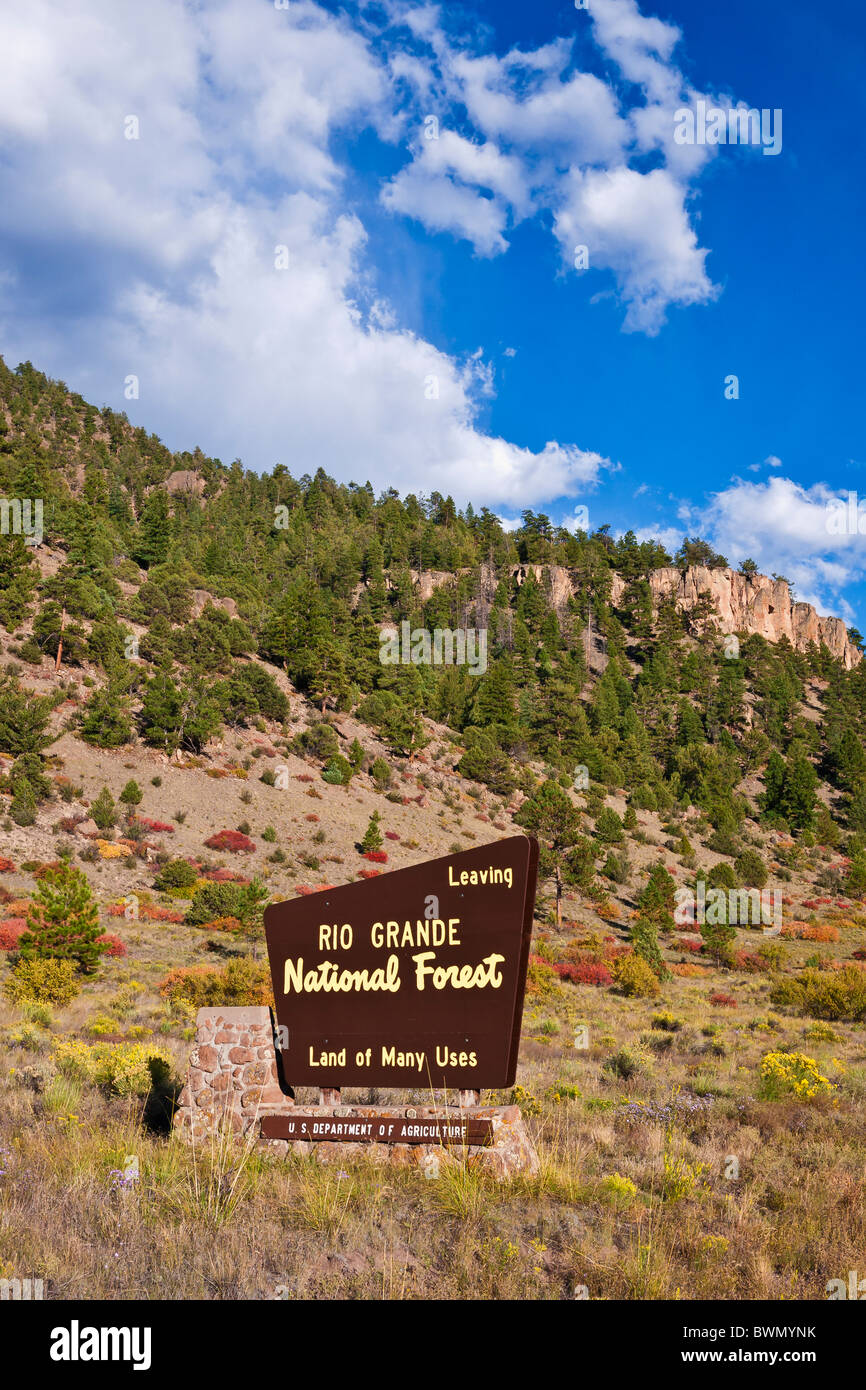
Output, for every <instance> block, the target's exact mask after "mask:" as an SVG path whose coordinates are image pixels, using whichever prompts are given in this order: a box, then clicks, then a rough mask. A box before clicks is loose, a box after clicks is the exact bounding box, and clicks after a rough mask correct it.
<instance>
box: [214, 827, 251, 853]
mask: <svg viewBox="0 0 866 1390" xmlns="http://www.w3.org/2000/svg"><path fill="white" fill-rule="evenodd" d="M205 845H206V847H207V848H208V849H216V850H228V851H229V852H230V853H232V854H241V853H243V854H251V853H252V852H253V850H254V849H255V845H254V843H253V841H252V840H251V839H250V837H249V836H248V835H246V834H244V832H243V831H242V830H218V831H217V833H216V834H215V835H211V837H210V839H209V840H205Z"/></svg>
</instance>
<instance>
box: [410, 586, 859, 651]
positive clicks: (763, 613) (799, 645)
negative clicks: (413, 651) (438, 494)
mask: <svg viewBox="0 0 866 1390" xmlns="http://www.w3.org/2000/svg"><path fill="white" fill-rule="evenodd" d="M511 574H512V578H513V579H514V580H515V581H516V583H517V584H518V585H521V584H524V583H525V582H526V580H527V579H528V578H529V577H530V575H531V576H532V577H533V578H534V579H536V580H537V581H538V583H539V584H542V585H543V586H544V587H545V589H546V590H547V592H548V594H549V596H550V600H551V603H552V604H553V606H554V608H556V609H557V610H560V611H561V610H562V609H563V608H564V607H565V606H566V605H567V603H568V600H569V599H570V598H571V597H572V596H573V594H574V589H575V586H574V583H573V581H572V577H571V575H570V574H569V572H568V570H567V569H564V568H563V567H562V566H561V565H536V564H523V565H514V566H512V570H511ZM412 578H413V580H414V581H415V584H416V585H417V587H418V590H419V594H418V596H419V598H420V600H421V602H422V603H426V601H427V600H428V599H429V598H430V596H431V594H432V593H433V591H434V589H438V588H439V587H440V586H441V585H442V584H447V583H449V582H450V581H451V580H452V579H453V578H454V576H453V575H451V574H447V573H445V572H443V571H441V570H425V571H423V572H422V573H418V572H416V571H413V572H412ZM649 583H650V590H651V592H652V598H653V605H654V607H655V608H658V605H659V603H660V602H661V601H662V599H664V598H668V597H670V598H673V600H674V602H675V603H676V605H677V607H678V608H679V609H681V610H683V611H687V610H688V609H690V608H693V607H694V606H695V604H696V603H697V602H698V599H699V598H700V596H701V594H703V593H708V594H709V595H710V598H711V600H712V602H713V605H714V607H715V610H716V613H717V615H718V616H717V619H716V621H717V625H718V628H719V630H720V631H721V632H722V633H732V632H733V633H752V632H754V633H758V634H759V635H760V636H761V637H764V638H766V640H767V641H768V642H779V641H780V640H781V639H782V638H783V637H787V639H788V641H789V642H790V643H791V646H792V647H795V648H796V649H797V650H798V651H805V650H806V648H807V647H808V646H809V643H810V642H814V643H815V644H816V646H820V645H821V643H822V642H823V643H824V645H825V646H826V647H827V648H828V650H829V651H830V652H831V653H832V655H833V656H835V657H837V658H838V660H839V661H841V662H842V663H843V665H844V666H845V667H846V669H847V670H851V668H852V667H854V666H856V665H857V664H858V663H859V662H860V661H861V660H862V654H861V652H860V651H859V650H858V648H857V647H855V646H854V645H853V643H851V642H849V640H848V629H847V627H846V625H845V623H844V622H843V620H842V619H841V618H823V617H821V616H820V615H819V614H818V613H816V611H815V609H814V608H813V607H812V605H811V604H810V603H794V602H793V600H792V598H791V591H790V589H789V587H788V584H787V583H786V581H785V580H784V579H770V578H768V576H767V575H765V574H753V575H751V576H747V575H744V574H738V573H736V572H735V571H734V570H730V569H713V570H711V569H706V568H704V567H703V566H702V565H694V566H691V567H690V568H689V569H687V570H679V569H673V568H670V569H658V570H653V571H652V573H651V574H650V576H649ZM625 587H626V586H625V582H624V580H623V579H621V578H620V576H619V575H618V574H615V575H614V576H613V582H612V587H611V601H612V602H613V604H614V605H616V604H617V603H618V602H619V600H620V599H621V597H622V594H623V592H624V590H625ZM495 589H496V575H495V572H494V571H493V570H492V568H489V567H488V566H483V567H482V572H481V582H480V585H479V590H480V592H479V599H480V600H481V607H482V609H483V608H486V607H489V604H490V602H491V601H492V598H493V593H494V591H495ZM479 617H480V620H481V621H483V614H481V615H479Z"/></svg>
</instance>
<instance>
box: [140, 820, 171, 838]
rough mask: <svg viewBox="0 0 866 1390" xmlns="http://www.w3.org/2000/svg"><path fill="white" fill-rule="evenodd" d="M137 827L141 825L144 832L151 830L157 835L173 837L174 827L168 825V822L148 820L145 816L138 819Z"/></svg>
mask: <svg viewBox="0 0 866 1390" xmlns="http://www.w3.org/2000/svg"><path fill="white" fill-rule="evenodd" d="M138 823H139V825H143V826H144V828H145V829H146V830H152V831H154V833H155V834H159V835H173V834H174V826H173V825H169V823H168V821H164V820H150V819H149V818H148V817H147V816H139V817H138Z"/></svg>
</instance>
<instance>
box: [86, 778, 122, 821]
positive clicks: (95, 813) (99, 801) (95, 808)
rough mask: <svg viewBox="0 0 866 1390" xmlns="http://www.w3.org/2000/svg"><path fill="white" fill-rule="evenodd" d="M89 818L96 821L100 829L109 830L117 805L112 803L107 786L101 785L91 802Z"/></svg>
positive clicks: (115, 816)
mask: <svg viewBox="0 0 866 1390" xmlns="http://www.w3.org/2000/svg"><path fill="white" fill-rule="evenodd" d="M90 819H91V820H92V821H94V822H95V823H96V825H97V826H98V827H99V829H100V830H110V829H111V828H112V826H113V825H114V824H115V823H116V821H117V807H116V806H115V804H114V797H113V796H112V795H111V792H110V791H109V790H108V788H107V787H103V788H102V791H101V792H100V793H99V796H98V797H97V798H96V800H95V801H93V802H91V805H90Z"/></svg>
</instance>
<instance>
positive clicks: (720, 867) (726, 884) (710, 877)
mask: <svg viewBox="0 0 866 1390" xmlns="http://www.w3.org/2000/svg"><path fill="white" fill-rule="evenodd" d="M707 884H708V885H709V887H710V888H736V887H738V884H737V875H736V874H735V873H734V870H733V868H732V867H731V865H730V864H714V865H713V867H712V868H711V869H710V872H709V873H708V874H707Z"/></svg>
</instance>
